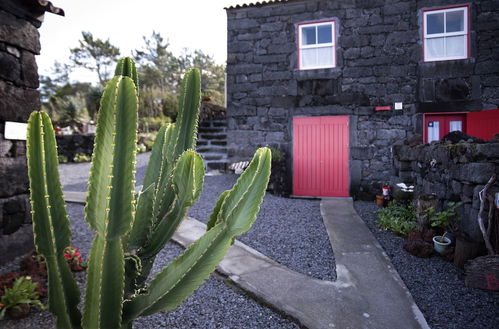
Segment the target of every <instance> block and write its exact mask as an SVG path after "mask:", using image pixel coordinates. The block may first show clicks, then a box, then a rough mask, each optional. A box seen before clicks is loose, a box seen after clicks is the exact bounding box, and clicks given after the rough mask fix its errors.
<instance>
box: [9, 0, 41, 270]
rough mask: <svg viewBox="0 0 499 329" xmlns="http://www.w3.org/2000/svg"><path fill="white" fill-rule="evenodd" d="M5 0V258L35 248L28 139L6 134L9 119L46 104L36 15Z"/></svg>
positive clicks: (20, 118) (22, 118) (17, 118)
mask: <svg viewBox="0 0 499 329" xmlns="http://www.w3.org/2000/svg"><path fill="white" fill-rule="evenodd" d="M8 4H9V5H11V4H12V3H8V2H2V3H0V264H2V263H5V262H6V261H8V260H10V259H12V258H14V257H16V256H17V255H20V254H22V253H25V252H27V251H29V250H30V249H32V248H33V242H32V241H33V236H32V229H31V225H30V223H31V215H30V213H29V209H30V207H29V197H28V176H27V167H26V143H25V142H24V141H14V140H5V139H4V134H3V132H4V130H5V129H4V128H5V121H17V122H27V121H28V117H29V115H30V113H31V112H32V111H34V110H39V109H40V97H39V93H38V91H37V90H36V89H37V88H38V73H37V65H36V61H35V55H37V54H39V53H40V42H39V34H38V30H37V27H39V22H38V23H36V20H35V19H32V20H29V19H27V18H26V17H25V14H23V9H19V11H13V12H14V13H13V12H12V11H10V10H9V11H7V9H6V8H11V7H9V6H7V5H8Z"/></svg>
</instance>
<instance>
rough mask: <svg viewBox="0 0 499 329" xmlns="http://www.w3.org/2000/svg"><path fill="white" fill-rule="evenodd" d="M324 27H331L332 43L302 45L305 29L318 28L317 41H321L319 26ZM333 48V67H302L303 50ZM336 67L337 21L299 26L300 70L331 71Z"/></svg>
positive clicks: (301, 24)
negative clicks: (330, 69)
mask: <svg viewBox="0 0 499 329" xmlns="http://www.w3.org/2000/svg"><path fill="white" fill-rule="evenodd" d="M323 25H331V33H332V36H331V42H329V43H319V44H317V43H316V44H314V45H302V30H303V28H305V27H312V26H313V27H316V34H315V37H316V40H319V36H318V31H319V29H317V27H318V26H323ZM325 47H332V48H333V64H332V65H323V66H308V67H303V65H302V50H303V49H317V48H325ZM334 67H336V20H334V19H331V20H327V21H319V22H310V23H300V24H298V69H299V70H300V71H301V70H317V69H329V68H334Z"/></svg>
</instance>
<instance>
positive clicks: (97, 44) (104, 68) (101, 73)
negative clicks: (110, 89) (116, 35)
mask: <svg viewBox="0 0 499 329" xmlns="http://www.w3.org/2000/svg"><path fill="white" fill-rule="evenodd" d="M81 35H82V38H83V39H82V40H80V41H79V43H80V45H79V46H78V47H76V48H72V49H70V51H71V61H72V62H73V65H74V66H75V67H84V68H86V69H88V70H91V71H95V72H96V73H97V77H98V79H99V84H100V85H101V86H104V85H105V83H106V82H107V80H108V78H109V74H110V73H111V71H110V69H109V67H110V66H111V65H113V64H114V63H116V61H117V59H118V56H119V55H120V50H119V48H117V47H115V46H113V45H112V44H111V43H110V42H109V39H108V40H105V41H104V40H101V39H99V38H94V36H93V35H92V33H90V32H81Z"/></svg>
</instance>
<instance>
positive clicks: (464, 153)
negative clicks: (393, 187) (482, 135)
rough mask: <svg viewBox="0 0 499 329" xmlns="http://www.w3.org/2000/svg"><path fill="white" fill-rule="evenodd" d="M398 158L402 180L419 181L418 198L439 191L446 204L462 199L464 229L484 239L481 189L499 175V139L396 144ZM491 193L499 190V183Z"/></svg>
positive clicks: (472, 236)
mask: <svg viewBox="0 0 499 329" xmlns="http://www.w3.org/2000/svg"><path fill="white" fill-rule="evenodd" d="M394 158H395V166H394V167H395V171H396V172H395V173H396V174H397V175H398V177H399V178H400V180H401V181H403V182H405V183H410V184H415V191H414V192H415V197H417V196H418V195H421V194H435V195H436V196H437V197H438V198H439V199H440V200H442V201H443V202H444V204H445V203H446V202H448V201H462V202H463V203H464V206H463V207H462V209H461V218H462V222H461V229H462V231H464V232H466V233H467V234H468V235H469V236H470V237H471V238H472V239H474V240H476V241H481V240H482V237H481V232H480V230H479V228H478V224H477V216H478V210H479V208H480V199H479V196H478V192H479V191H480V190H482V189H483V187H484V186H485V184H486V183H487V181H488V180H489V179H490V177H491V176H492V175H493V174H496V175H497V176H498V177H499V140H493V141H489V142H486V143H457V144H444V143H439V144H436V143H434V144H430V145H428V144H425V145H419V146H415V147H410V146H405V145H404V146H396V147H394ZM491 192H493V193H496V192H499V183H496V184H495V186H494V187H493V188H492V189H491Z"/></svg>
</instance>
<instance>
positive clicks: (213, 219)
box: [206, 190, 230, 231]
mask: <svg viewBox="0 0 499 329" xmlns="http://www.w3.org/2000/svg"><path fill="white" fill-rule="evenodd" d="M229 192H230V190H227V191H224V192H223V193H222V194H220V197H219V198H218V200H217V203H216V204H215V208H213V211H212V212H211V215H210V219H209V220H208V223H207V224H206V230H207V231H209V230H210V229H211V228H212V227H213V226H215V224H216V223H217V220H218V214H219V213H220V209H221V208H222V204H223V202H224V200H225V197H226V196H227V195H228V194H229Z"/></svg>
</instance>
